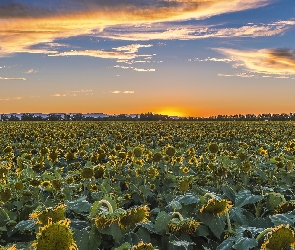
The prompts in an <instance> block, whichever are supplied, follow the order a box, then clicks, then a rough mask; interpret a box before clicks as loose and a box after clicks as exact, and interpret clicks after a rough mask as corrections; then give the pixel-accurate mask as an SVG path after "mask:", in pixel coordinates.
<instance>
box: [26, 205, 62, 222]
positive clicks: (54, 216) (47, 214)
mask: <svg viewBox="0 0 295 250" xmlns="http://www.w3.org/2000/svg"><path fill="white" fill-rule="evenodd" d="M65 209H66V205H59V206H57V207H55V208H46V210H45V211H39V209H37V211H35V212H34V213H32V214H30V218H31V219H38V223H40V224H42V225H47V224H48V221H49V220H50V221H51V222H53V223H55V222H58V221H61V220H64V219H65Z"/></svg>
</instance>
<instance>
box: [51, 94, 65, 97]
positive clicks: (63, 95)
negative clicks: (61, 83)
mask: <svg viewBox="0 0 295 250" xmlns="http://www.w3.org/2000/svg"><path fill="white" fill-rule="evenodd" d="M51 96H54V97H65V96H67V94H53V95H51Z"/></svg>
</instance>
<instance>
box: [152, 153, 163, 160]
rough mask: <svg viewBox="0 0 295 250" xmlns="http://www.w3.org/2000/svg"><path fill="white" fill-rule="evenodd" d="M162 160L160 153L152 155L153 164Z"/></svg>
mask: <svg viewBox="0 0 295 250" xmlns="http://www.w3.org/2000/svg"><path fill="white" fill-rule="evenodd" d="M160 160H162V154H161V153H160V152H157V153H155V154H154V155H153V162H159V161H160Z"/></svg>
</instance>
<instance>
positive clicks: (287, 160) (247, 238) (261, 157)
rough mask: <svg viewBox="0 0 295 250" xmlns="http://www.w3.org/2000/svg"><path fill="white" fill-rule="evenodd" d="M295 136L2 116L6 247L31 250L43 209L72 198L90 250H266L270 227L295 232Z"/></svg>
mask: <svg viewBox="0 0 295 250" xmlns="http://www.w3.org/2000/svg"><path fill="white" fill-rule="evenodd" d="M292 131H294V123H292V122H268V123H265V122H239V123H237V122H168V121H166V122H71V121H68V122H50V123H47V122H18V123H14V122H5V123H0V133H1V138H0V235H1V244H2V245H5V246H12V245H13V244H16V247H17V249H22V248H23V249H29V250H31V249H32V248H33V247H31V245H32V243H33V242H34V241H36V239H37V238H38V236H37V235H38V234H39V235H40V233H41V231H42V226H41V225H40V224H38V220H37V219H36V218H37V217H36V214H38V213H39V212H41V211H44V210H46V209H47V210H49V211H51V210H52V209H53V208H55V207H57V206H59V205H61V206H65V213H64V215H65V217H66V219H67V220H69V222H71V223H69V227H70V229H71V230H72V231H73V237H74V241H75V244H76V245H77V248H78V249H80V250H90V249H91V250H97V249H105V250H113V249H117V250H124V249H126V250H127V249H128V250H129V249H168V250H169V249H188V250H192V249H210V250H212V249H218V250H229V249H236V250H239V249H240V250H248V249H249V250H250V249H252V250H258V249H259V246H260V245H261V244H262V242H260V241H259V244H258V241H257V240H256V237H257V235H259V234H260V233H261V232H262V231H264V230H265V229H267V228H269V229H271V228H274V227H276V226H280V225H284V226H287V225H289V226H290V228H291V229H292V228H294V224H295V216H294V207H295V203H294V201H295V197H294V190H295V186H294V183H295V155H294V152H295V139H294V138H293V137H292V135H293V134H292ZM205 194H206V195H205ZM209 200H213V201H214V202H211V203H210V204H211V208H210V209H208V211H209V212H208V211H207V212H206V210H204V209H202V208H204V207H205V206H206V205H207V204H209ZM220 201H224V202H225V203H226V204H225V203H224V204H221V203H222V202H220ZM230 201H231V202H230ZM218 204H219V205H220V206H219V207H218V208H219V209H218V212H220V213H217V212H216V213H213V212H212V211H215V210H214V206H215V205H216V206H217V205H218ZM223 206H226V208H225V209H223ZM41 208H42V209H41ZM222 209H223V210H224V211H223V210H222ZM221 210H222V211H221ZM210 211H211V212H210ZM216 211H217V208H216ZM50 216H51V217H53V215H50V213H49V216H48V217H49V218H46V220H47V219H49V221H51V220H53V219H54V218H50ZM57 220H59V219H57ZM61 222H62V220H60V221H57V222H53V223H57V224H56V225H58V223H61ZM70 229H69V230H70ZM73 246H75V245H73Z"/></svg>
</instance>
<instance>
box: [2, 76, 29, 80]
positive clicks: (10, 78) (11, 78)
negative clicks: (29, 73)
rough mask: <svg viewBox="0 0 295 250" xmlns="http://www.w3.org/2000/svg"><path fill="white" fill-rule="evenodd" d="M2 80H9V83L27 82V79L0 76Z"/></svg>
mask: <svg viewBox="0 0 295 250" xmlns="http://www.w3.org/2000/svg"><path fill="white" fill-rule="evenodd" d="M0 80H8V81H19V80H21V81H26V80H27V79H26V78H22V77H21V78H19V77H1V76H0Z"/></svg>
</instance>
